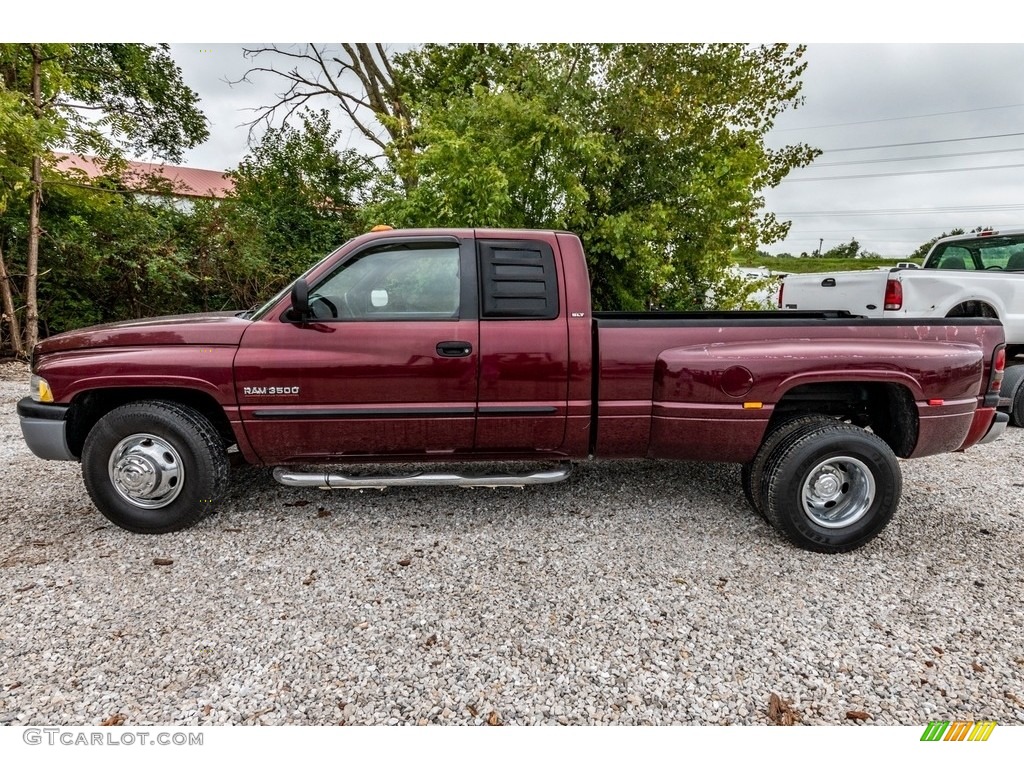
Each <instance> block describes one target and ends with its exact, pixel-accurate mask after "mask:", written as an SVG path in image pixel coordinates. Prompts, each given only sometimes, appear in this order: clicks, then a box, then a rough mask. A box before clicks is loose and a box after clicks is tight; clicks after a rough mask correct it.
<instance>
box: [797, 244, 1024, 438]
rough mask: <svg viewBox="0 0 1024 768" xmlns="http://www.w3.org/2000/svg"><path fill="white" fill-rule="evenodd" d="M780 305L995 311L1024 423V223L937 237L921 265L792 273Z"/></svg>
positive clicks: (948, 313) (900, 311)
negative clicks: (1001, 330) (1009, 226)
mask: <svg viewBox="0 0 1024 768" xmlns="http://www.w3.org/2000/svg"><path fill="white" fill-rule="evenodd" d="M779 307H780V308H781V309H799V310H825V309H836V310H846V311H848V312H850V313H851V314H854V315H863V316H866V317H889V318H897V317H906V318H914V317H923V318H938V317H992V318H997V319H999V320H1000V322H1002V324H1003V328H1004V332H1005V334H1006V355H1007V366H1008V369H1007V372H1006V377H1005V378H1004V380H1003V389H1002V391H1001V394H1002V396H1003V401H1004V402H1003V406H1004V407H1005V408H1007V409H1009V411H1010V416H1011V423H1013V424H1016V425H1017V426H1024V359H1019V358H1017V355H1018V354H1022V353H1024V229H1005V230H999V231H995V230H983V231H981V232H973V233H971V234H969V235H954V236H952V237H944V238H942V239H941V240H938V241H936V243H935V245H933V246H932V249H931V250H930V251H929V252H928V256H927V257H926V258H925V260H924V264H923V265H922V268H921V269H916V268H914V269H910V268H906V267H905V266H903V265H901V266H897V267H895V268H893V269H891V270H886V271H877V270H860V271H855V272H829V273H817V274H802V275H792V274H791V275H788V276H787V277H786V278H785V279H784V280H783V281H782V285H781V287H780V289H779Z"/></svg>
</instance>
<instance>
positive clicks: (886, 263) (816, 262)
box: [738, 257, 896, 274]
mask: <svg viewBox="0 0 1024 768" xmlns="http://www.w3.org/2000/svg"><path fill="white" fill-rule="evenodd" d="M738 263H739V265H740V266H741V267H768V269H770V270H771V271H772V272H786V273H789V272H792V273H798V274H799V273H804V272H848V271H852V270H861V269H877V268H878V267H887V268H892V267H895V266H896V259H772V258H767V259H766V258H760V257H754V258H750V259H741V260H739V262H738Z"/></svg>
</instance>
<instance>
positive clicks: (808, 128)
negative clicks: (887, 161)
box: [775, 104, 1024, 133]
mask: <svg viewBox="0 0 1024 768" xmlns="http://www.w3.org/2000/svg"><path fill="white" fill-rule="evenodd" d="M1016 107H1024V104H1007V105H1005V106H1002V107H978V108H976V109H957V110H954V111H952V112H931V113H929V114H925V115H905V116H904V117H879V118H876V119H874V120H857V121H855V122H852V123H828V124H826V125H806V126H803V127H800V128H776V129H775V132H776V133H783V132H786V131H814V130H817V129H819V128H844V127H846V126H848V125H868V124H869V123H891V122H893V121H895V120H917V119H919V118H923V117H944V116H946V115H965V114H967V113H968V112H989V111H991V110H994V109H1015V108H1016Z"/></svg>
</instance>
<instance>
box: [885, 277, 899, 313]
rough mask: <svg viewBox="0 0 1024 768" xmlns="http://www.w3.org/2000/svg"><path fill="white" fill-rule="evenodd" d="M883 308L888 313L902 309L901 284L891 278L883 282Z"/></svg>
mask: <svg viewBox="0 0 1024 768" xmlns="http://www.w3.org/2000/svg"><path fill="white" fill-rule="evenodd" d="M885 308H886V310H890V311H891V310H899V309H903V283H901V282H900V281H899V280H894V279H893V278H891V277H890V278H889V279H888V280H886V281H885Z"/></svg>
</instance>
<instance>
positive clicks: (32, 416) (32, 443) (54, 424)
mask: <svg viewBox="0 0 1024 768" xmlns="http://www.w3.org/2000/svg"><path fill="white" fill-rule="evenodd" d="M69 408H70V406H68V405H58V404H56V403H37V402H36V401H35V400H33V399H32V398H31V397H25V398H22V399H21V400H19V401H18V418H19V419H20V421H21V434H22V436H23V437H24V438H25V443H26V445H28V448H29V450H30V451H32V453H34V454H35V455H36V456H38V457H39V458H40V459H56V460H58V461H78V457H77V456H75V455H74V454H73V453H71V450H70V449H69V448H68V440H67V415H68V410H69Z"/></svg>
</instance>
